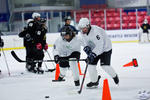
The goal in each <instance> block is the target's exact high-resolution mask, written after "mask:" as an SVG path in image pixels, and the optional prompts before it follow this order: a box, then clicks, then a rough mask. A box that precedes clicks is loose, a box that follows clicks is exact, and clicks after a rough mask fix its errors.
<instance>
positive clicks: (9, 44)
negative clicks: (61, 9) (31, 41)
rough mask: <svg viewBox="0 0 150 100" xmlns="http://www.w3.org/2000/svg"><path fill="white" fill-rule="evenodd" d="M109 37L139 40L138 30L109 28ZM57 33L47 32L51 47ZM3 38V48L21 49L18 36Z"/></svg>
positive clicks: (123, 41) (116, 40) (114, 41)
mask: <svg viewBox="0 0 150 100" xmlns="http://www.w3.org/2000/svg"><path fill="white" fill-rule="evenodd" d="M106 33H107V34H108V36H109V38H110V39H111V41H112V43H131V42H138V40H139V33H138V30H135V29H133V30H109V31H106ZM59 35H60V34H59V33H48V34H47V43H48V44H49V47H51V46H52V45H53V44H54V42H55V40H56V39H57V37H58V36H59ZM2 38H3V39H4V43H5V46H4V50H12V49H23V48H24V47H23V39H22V38H19V37H18V36H17V35H9V36H2Z"/></svg>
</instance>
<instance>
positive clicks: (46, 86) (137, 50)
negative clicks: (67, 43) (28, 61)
mask: <svg viewBox="0 0 150 100" xmlns="http://www.w3.org/2000/svg"><path fill="white" fill-rule="evenodd" d="M51 50H52V48H51V47H50V48H49V49H48V52H49V53H50V54H51V56H52V53H51ZM4 52H5V55H6V57H7V61H8V65H9V68H10V72H11V76H8V73H7V67H6V64H5V60H4V56H3V54H2V56H1V57H0V69H1V70H2V75H0V100H101V98H102V89H103V80H104V79H105V78H107V79H108V82H109V87H110V91H111V97H112V100H139V99H137V95H138V92H139V91H143V90H146V91H150V54H149V52H150V44H149V43H147V44H139V43H113V54H112V61H111V63H112V66H113V68H114V69H115V71H116V72H117V73H118V75H119V78H120V84H119V86H116V85H115V84H114V82H113V80H112V78H111V77H110V76H109V75H107V74H106V73H105V72H104V71H103V70H102V69H101V67H100V66H99V65H98V66H97V70H98V73H99V74H100V75H101V76H102V78H101V79H100V84H99V86H98V88H96V89H87V88H86V83H88V82H89V81H90V80H89V76H88V74H87V76H86V80H85V84H84V87H83V91H82V93H81V94H76V93H74V92H75V91H78V90H79V88H76V87H75V86H74V82H73V77H72V73H71V71H70V70H68V72H67V76H66V81H65V82H57V83H56V82H55V83H54V82H52V80H53V79H54V78H55V71H54V72H47V73H45V74H43V75H38V74H33V73H28V72H26V71H25V63H19V62H17V61H16V60H15V59H14V58H13V57H12V56H11V54H10V51H4ZM15 52H16V53H17V55H18V56H19V57H20V58H21V59H25V50H24V49H23V50H15ZM85 57H86V56H85V54H84V53H83V54H82V56H81V58H85ZM133 58H136V59H137V61H138V65H139V66H138V67H123V65H124V64H126V63H129V62H131V61H132V59H133ZM45 59H49V57H48V55H47V54H46V53H45ZM80 64H81V69H82V72H84V69H85V63H84V62H80ZM46 65H47V66H48V67H49V68H54V66H53V64H52V63H50V62H48V63H46ZM43 69H45V70H46V67H45V64H44V63H43ZM21 73H23V74H21ZM80 79H81V80H80V83H81V81H82V76H80ZM45 96H49V98H45Z"/></svg>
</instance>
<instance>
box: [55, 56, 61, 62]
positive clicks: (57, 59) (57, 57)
mask: <svg viewBox="0 0 150 100" xmlns="http://www.w3.org/2000/svg"><path fill="white" fill-rule="evenodd" d="M59 58H60V57H59V56H58V55H56V56H54V60H55V63H56V64H57V63H58V62H59Z"/></svg>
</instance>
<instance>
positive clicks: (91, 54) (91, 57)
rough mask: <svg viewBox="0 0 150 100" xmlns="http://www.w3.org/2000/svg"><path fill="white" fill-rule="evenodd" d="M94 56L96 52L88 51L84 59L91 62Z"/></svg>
mask: <svg viewBox="0 0 150 100" xmlns="http://www.w3.org/2000/svg"><path fill="white" fill-rule="evenodd" d="M95 58H96V54H95V53H93V52H90V53H89V55H88V57H87V59H86V60H87V62H89V63H93V61H94V59H95Z"/></svg>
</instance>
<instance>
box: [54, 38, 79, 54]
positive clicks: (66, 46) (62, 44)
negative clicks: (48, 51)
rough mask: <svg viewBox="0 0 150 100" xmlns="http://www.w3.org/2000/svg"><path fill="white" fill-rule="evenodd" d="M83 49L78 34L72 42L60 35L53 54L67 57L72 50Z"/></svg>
mask: <svg viewBox="0 0 150 100" xmlns="http://www.w3.org/2000/svg"><path fill="white" fill-rule="evenodd" d="M80 50H81V40H80V38H79V37H78V36H75V37H74V38H73V39H72V40H71V41H70V42H67V41H65V40H63V39H62V37H61V36H60V37H59V38H58V39H57V40H56V41H55V43H54V48H53V54H54V56H55V55H59V56H60V57H66V56H69V55H71V53H72V52H74V51H78V52H80Z"/></svg>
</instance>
